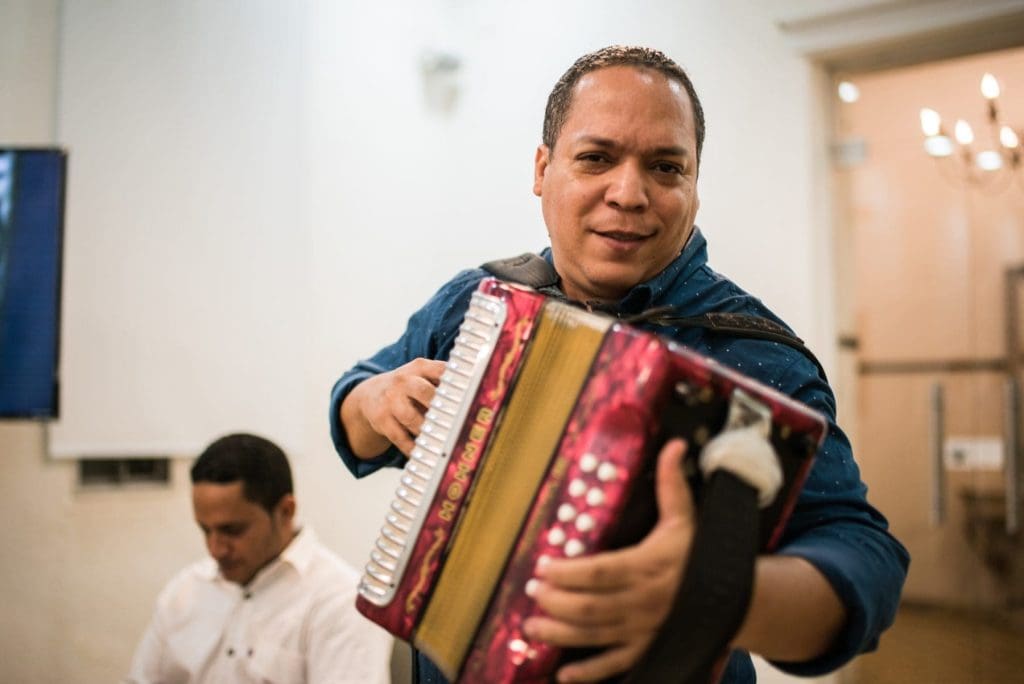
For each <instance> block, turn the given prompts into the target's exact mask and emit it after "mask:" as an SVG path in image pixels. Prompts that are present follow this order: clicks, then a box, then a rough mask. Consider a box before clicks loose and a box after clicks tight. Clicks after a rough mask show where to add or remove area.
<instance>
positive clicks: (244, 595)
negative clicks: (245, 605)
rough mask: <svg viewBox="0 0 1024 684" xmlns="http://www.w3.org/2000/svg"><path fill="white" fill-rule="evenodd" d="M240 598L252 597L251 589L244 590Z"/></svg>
mask: <svg viewBox="0 0 1024 684" xmlns="http://www.w3.org/2000/svg"><path fill="white" fill-rule="evenodd" d="M242 598H244V599H251V598H252V592H251V591H246V592H245V593H244V594H242Z"/></svg>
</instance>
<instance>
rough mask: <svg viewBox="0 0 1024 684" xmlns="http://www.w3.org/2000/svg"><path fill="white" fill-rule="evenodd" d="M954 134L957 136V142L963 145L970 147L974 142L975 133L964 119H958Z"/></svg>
mask: <svg viewBox="0 0 1024 684" xmlns="http://www.w3.org/2000/svg"><path fill="white" fill-rule="evenodd" d="M953 134H954V135H955V136H956V141H957V142H958V143H960V144H961V145H970V144H971V143H972V142H974V131H973V130H971V124H969V123H967V122H966V121H964V120H963V119H957V121H956V128H954V129H953Z"/></svg>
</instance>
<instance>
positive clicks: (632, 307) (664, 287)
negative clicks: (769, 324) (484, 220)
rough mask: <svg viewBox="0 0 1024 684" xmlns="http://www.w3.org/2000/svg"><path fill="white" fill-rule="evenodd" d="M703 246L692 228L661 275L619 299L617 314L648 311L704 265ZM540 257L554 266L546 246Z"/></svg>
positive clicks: (705, 253)
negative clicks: (681, 247)
mask: <svg viewBox="0 0 1024 684" xmlns="http://www.w3.org/2000/svg"><path fill="white" fill-rule="evenodd" d="M707 247H708V242H707V240H706V239H704V235H703V234H702V233H701V232H700V228H698V227H697V226H696V225H695V226H694V227H693V230H692V231H691V232H690V237H689V238H688V239H687V240H686V244H685V245H683V249H682V251H681V252H680V253H679V256H677V257H676V258H675V259H673V260H672V261H671V262H670V263H669V265H668V266H666V267H665V268H664V269H663V270H662V271H661V273H659V274H657V275H656V276H654V277H653V278H651V279H650V280H648V281H646V282H643V283H640V284H638V285H634V286H633V288H632V289H630V291H629V292H627V293H626V296H625V297H623V298H622V299H620V300H619V302H618V304H617V305H616V306H615V311H616V312H618V313H621V314H636V313H640V312H642V311H645V310H647V309H649V308H651V306H653V303H654V302H657V301H659V300H661V299H662V297H663V296H664V295H665V293H666V292H667V291H669V290H671V289H672V287H673V286H674V285H675V283H676V281H677V279H678V278H680V277H686V276H688V275H689V274H690V273H691V272H693V271H694V270H695V269H696V268H699V267H700V266H701V265H703V264H705V263H707V259H708V257H707ZM541 256H542V257H544V258H545V259H546V260H547V261H548V263H550V264H551V265H552V266H554V257H553V256H552V255H551V248H550V247H547V248H545V249H544V251H542V252H541Z"/></svg>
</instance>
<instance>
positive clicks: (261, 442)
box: [191, 433, 292, 513]
mask: <svg viewBox="0 0 1024 684" xmlns="http://www.w3.org/2000/svg"><path fill="white" fill-rule="evenodd" d="M191 473H192V484H197V483H199V482H214V483H216V484H229V483H231V482H239V481H241V482H242V492H243V494H244V495H245V498H246V499H248V500H249V501H252V502H253V503H255V504H258V505H260V506H262V507H263V508H264V509H266V511H267V512H268V513H270V512H273V510H274V506H276V505H277V503H278V502H279V501H280V500H281V497H283V496H284V495H285V494H291V493H292V470H291V467H290V466H289V465H288V457H287V456H285V455H284V452H283V451H281V448H280V447H279V446H277V445H276V444H274V443H273V442H271V441H270V440H267V439H264V438H262V437H257V436H256V435H249V434H244V433H239V434H234V435H227V436H226V437H221V438H220V439H218V440H217V441H215V442H213V443H212V444H210V446H208V447H206V449H205V450H204V451H203V453H202V454H200V455H199V458H198V459H196V462H195V464H193V466H192V471H191Z"/></svg>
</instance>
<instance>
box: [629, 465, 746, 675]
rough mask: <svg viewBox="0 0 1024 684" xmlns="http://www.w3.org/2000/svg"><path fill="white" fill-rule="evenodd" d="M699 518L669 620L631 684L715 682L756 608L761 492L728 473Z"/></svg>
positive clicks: (715, 481)
mask: <svg viewBox="0 0 1024 684" xmlns="http://www.w3.org/2000/svg"><path fill="white" fill-rule="evenodd" d="M699 515H700V519H699V524H698V525H697V530H696V532H695V536H694V539H693V545H692V546H691V548H690V558H689V560H688V561H687V566H686V570H685V572H684V574H683V581H682V584H681V585H680V587H679V591H678V592H677V593H676V597H675V600H674V602H673V604H672V608H671V609H670V610H669V614H668V618H666V620H665V623H664V624H663V625H662V628H661V630H660V631H659V632H658V635H657V637H655V639H654V642H653V643H652V644H651V646H650V648H649V649H648V650H647V653H646V654H645V655H644V657H643V659H642V660H641V661H640V663H639V664H638V665H637V666H636V667H635V668H633V670H632V671H631V672H630V673H629V676H628V677H627V678H626V680H625V681H626V682H627V684H648V683H649V682H659V684H660V683H662V682H664V683H665V684H709V682H713V681H714V680H715V677H716V676H717V675H718V674H720V672H719V669H720V667H721V666H722V665H723V664H724V660H723V659H724V657H725V656H726V655H727V651H726V645H727V644H728V643H729V642H730V641H731V640H732V638H733V636H734V635H735V634H736V632H737V630H739V628H740V625H741V624H742V623H743V619H744V617H746V614H747V610H748V609H749V607H750V598H751V595H752V592H753V584H754V563H755V561H756V560H757V552H758V543H759V539H758V529H759V528H758V506H757V491H756V490H755V489H754V488H753V487H751V486H750V485H748V484H746V483H745V482H743V480H741V479H740V478H738V477H737V476H735V475H733V474H732V473H730V472H728V471H725V470H717V471H715V472H714V473H713V474H712V476H711V478H710V479H709V480H708V481H707V482H706V483H705V485H704V497H703V502H702V504H701V507H700V513H699Z"/></svg>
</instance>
